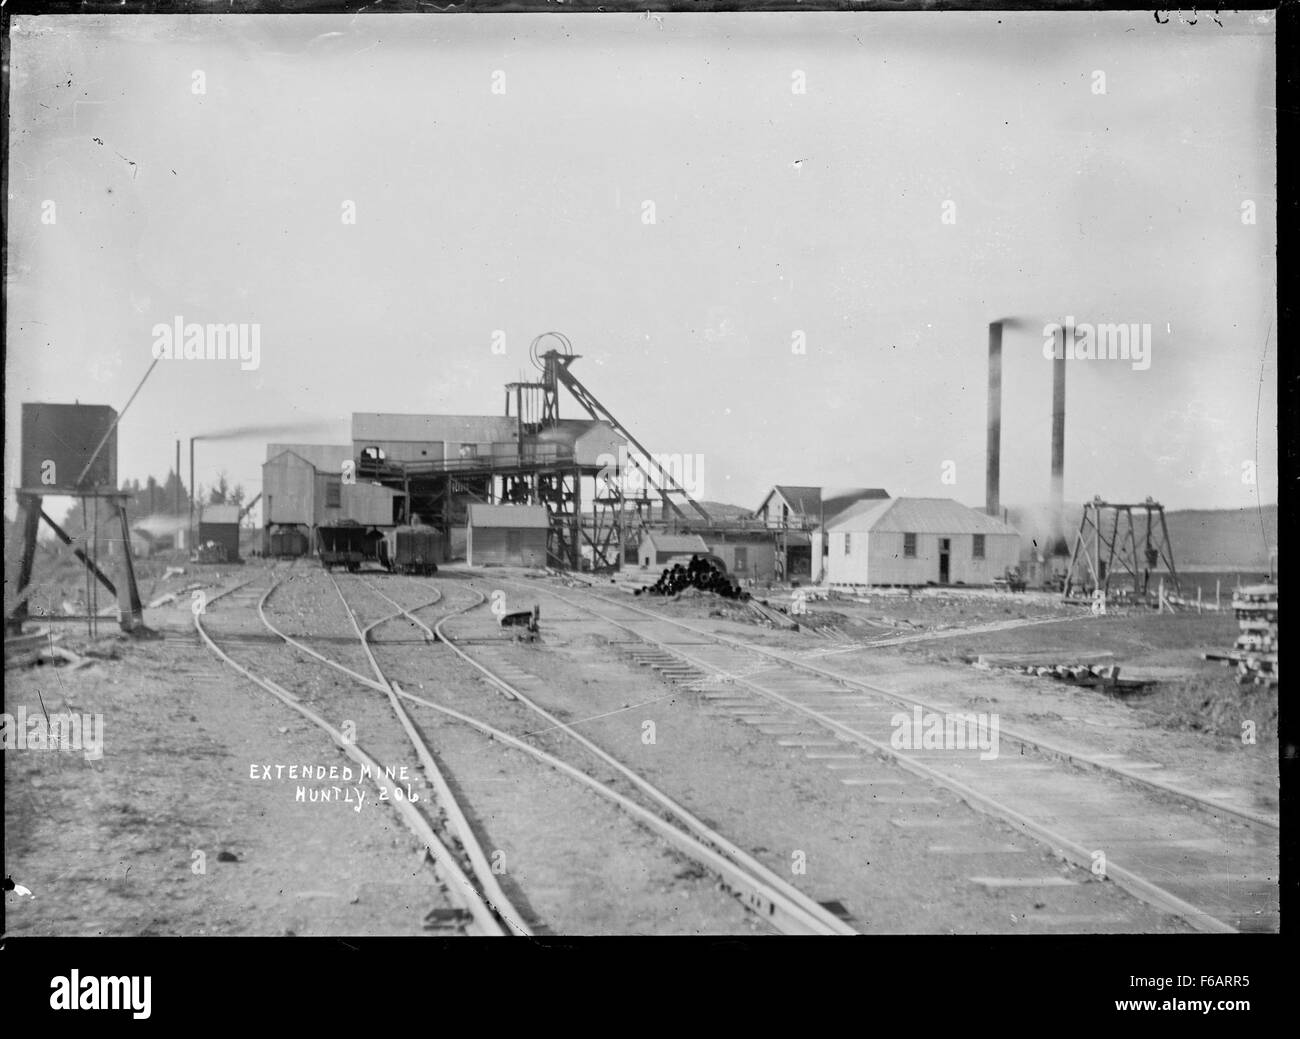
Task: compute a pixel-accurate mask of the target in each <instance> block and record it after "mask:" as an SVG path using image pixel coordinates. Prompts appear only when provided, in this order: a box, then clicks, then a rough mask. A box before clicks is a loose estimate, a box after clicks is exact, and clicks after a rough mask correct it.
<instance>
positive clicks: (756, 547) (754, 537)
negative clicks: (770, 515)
mask: <svg viewBox="0 0 1300 1039" xmlns="http://www.w3.org/2000/svg"><path fill="white" fill-rule="evenodd" d="M705 542H706V544H707V545H708V547H709V551H710V552H712V553H713V554H714V555H715V556H717V557H718V558H719V559H721V560H722V562H723V563H724V564H725V565H726V567H727V573H729V574H731V576H732V577H735V578H736V579H738V580H741V581H771V580H773V578H774V577H775V576H776V543H775V541H773V536H772V534H771V533H769V532H767V531H754V532H753V533H748V532H744V531H739V532H736V531H732V532H728V533H726V534H715V533H712V532H710V533H709V534H708V535H707V537H706V538H705Z"/></svg>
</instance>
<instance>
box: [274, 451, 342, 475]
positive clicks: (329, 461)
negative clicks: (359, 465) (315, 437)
mask: <svg viewBox="0 0 1300 1039" xmlns="http://www.w3.org/2000/svg"><path fill="white" fill-rule="evenodd" d="M286 451H290V452H292V453H293V454H295V455H297V456H298V457H299V458H301V459H302V460H303V461H304V462H306V463H307V464H308V465H311V466H314V467H315V468H316V469H318V470H319V471H320V472H331V473H339V472H342V471H343V463H344V462H347V461H350V460H351V459H352V445H351V444H267V445H266V460H267V461H268V462H273V461H275V459H277V458H279V457H280V455H282V454H284V453H285V452H286Z"/></svg>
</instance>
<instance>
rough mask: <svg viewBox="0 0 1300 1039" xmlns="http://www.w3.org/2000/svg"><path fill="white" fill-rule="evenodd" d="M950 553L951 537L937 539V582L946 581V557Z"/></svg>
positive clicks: (944, 582)
mask: <svg viewBox="0 0 1300 1039" xmlns="http://www.w3.org/2000/svg"><path fill="white" fill-rule="evenodd" d="M951 554H952V538H940V539H939V583H940V584H947V583H948V558H949V556H950V555H951Z"/></svg>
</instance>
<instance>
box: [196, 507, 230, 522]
mask: <svg viewBox="0 0 1300 1039" xmlns="http://www.w3.org/2000/svg"><path fill="white" fill-rule="evenodd" d="M199 522H200V523H234V524H236V525H238V523H239V506H238V505H205V506H203V511H202V512H201V513H199Z"/></svg>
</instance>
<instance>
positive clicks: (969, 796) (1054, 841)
mask: <svg viewBox="0 0 1300 1039" xmlns="http://www.w3.org/2000/svg"><path fill="white" fill-rule="evenodd" d="M549 594H552V595H555V597H556V598H558V599H560V600H561V601H563V602H566V603H569V604H570V605H572V606H575V607H577V608H579V609H582V610H585V611H586V612H587V613H590V614H592V615H593V616H595V617H599V618H600V619H601V620H603V621H605V622H606V623H608V624H613V625H615V626H616V627H619V628H622V629H623V630H624V631H627V632H628V633H630V634H632V635H635V636H636V637H637V638H639V639H641V640H642V641H644V642H647V643H649V644H651V645H653V646H655V647H657V648H658V649H660V650H661V651H663V652H666V653H669V654H670V655H672V656H676V657H678V658H679V659H681V660H685V661H686V662H688V663H690V664H692V665H693V666H695V667H697V668H703V669H704V670H706V671H715V672H716V671H718V670H719V669H718V668H716V667H715V666H713V665H711V664H709V663H707V662H705V661H702V660H699V659H698V658H695V657H692V656H691V655H690V654H689V653H686V652H684V651H683V650H682V648H681V647H680V646H676V645H673V644H670V643H665V642H661V641H659V640H658V639H655V638H654V637H653V636H651V635H647V634H645V633H644V632H639V631H637V630H636V629H635V628H633V627H630V626H629V625H627V624H624V623H623V622H621V621H618V620H616V619H614V618H612V617H609V616H606V615H604V614H601V613H600V612H598V611H597V610H594V609H592V608H591V607H589V606H585V605H583V604H581V603H578V602H575V601H573V600H571V599H569V598H568V597H566V596H563V595H559V594H558V593H555V592H550V593H549ZM595 598H599V599H602V600H604V601H606V602H609V603H610V604H611V605H615V606H627V604H625V603H618V602H615V601H614V600H612V599H607V598H605V597H604V596H595ZM628 608H629V609H632V610H636V611H637V612H640V613H645V614H647V615H648V616H650V617H652V618H653V619H654V620H657V621H660V620H670V619H669V618H664V617H661V616H659V615H657V614H654V613H652V612H651V611H648V610H643V609H641V608H639V607H636V606H628ZM670 623H674V624H678V622H676V621H671V620H670ZM678 626H679V627H682V628H685V629H686V630H688V631H691V632H693V633H695V634H699V635H707V636H710V637H714V636H713V633H711V632H707V631H704V630H702V629H698V628H694V627H691V626H690V625H687V624H678ZM718 641H722V642H730V641H732V640H730V639H727V638H725V637H723V638H720V639H718ZM736 644H737V645H738V648H741V649H745V650H751V649H753V648H754V647H751V646H749V645H747V644H745V643H740V642H737V643H736ZM762 655H764V656H770V654H767V653H763V654H762ZM775 659H777V660H778V661H780V662H782V663H785V661H784V660H783V659H782V658H779V657H778V658H775ZM729 677H730V678H731V680H732V681H734V682H736V683H739V684H741V685H744V686H747V687H748V688H750V689H752V690H753V691H754V692H756V693H758V694H759V695H760V696H763V697H765V698H766V699H768V700H773V701H776V702H778V703H781V704H782V705H783V706H786V707H788V708H790V709H791V710H793V711H795V712H796V713H798V714H802V715H804V716H805V717H807V718H811V719H813V720H814V721H817V722H818V723H819V724H821V725H824V726H826V727H827V728H829V729H831V730H832V731H834V732H836V733H838V734H840V735H841V736H843V737H845V738H846V739H848V740H850V741H851V742H854V743H858V744H862V745H865V746H868V747H870V748H871V749H872V750H874V751H876V752H877V753H878V754H882V755H886V756H887V757H889V758H890V759H891V760H893V761H894V762H896V763H897V764H898V765H899V767H901V768H903V769H905V770H906V771H908V772H911V773H912V774H913V775H916V776H919V777H921V778H923V779H927V780H929V781H931V782H934V783H937V784H938V785H940V786H942V787H944V788H946V789H948V790H951V791H952V792H953V793H956V794H958V795H959V796H960V797H961V798H962V799H963V800H965V801H967V803H969V804H970V805H971V806H972V807H974V808H978V809H979V810H981V811H983V812H984V813H985V814H987V815H991V816H993V817H995V818H999V819H1002V820H1004V821H1006V822H1008V823H1010V824H1011V825H1012V826H1014V827H1015V828H1016V829H1018V830H1020V831H1021V832H1022V833H1025V834H1028V835H1030V836H1032V837H1034V838H1036V839H1038V840H1040V841H1043V842H1045V843H1047V844H1048V845H1049V847H1051V848H1052V849H1053V851H1055V852H1056V854H1058V855H1060V856H1062V857H1063V858H1066V859H1069V860H1070V861H1071V862H1073V863H1074V864H1075V865H1077V866H1080V867H1082V868H1084V869H1091V866H1092V854H1091V852H1090V851H1089V850H1088V849H1087V848H1085V847H1083V846H1082V845H1080V844H1078V843H1076V842H1074V841H1072V840H1070V839H1069V838H1067V837H1064V836H1062V835H1061V834H1059V833H1057V832H1056V831H1055V830H1052V829H1050V828H1049V827H1047V826H1044V825H1042V824H1041V823H1038V822H1036V821H1035V820H1033V819H1031V818H1029V817H1028V816H1026V815H1024V814H1023V813H1021V812H1019V811H1017V810H1016V809H1014V808H1011V807H1009V806H1008V805H1004V804H1002V803H1001V802H1000V801H998V800H996V799H995V798H993V797H990V796H988V795H987V794H983V793H980V792H979V791H977V790H975V789H973V788H971V787H970V786H968V785H966V784H965V783H962V782H961V781H959V780H956V779H953V778H951V777H949V776H946V775H944V774H943V773H941V772H939V771H937V770H935V769H932V768H930V767H928V766H927V765H923V764H921V763H920V762H918V761H915V760H913V759H911V758H909V757H907V756H906V755H902V754H899V753H898V752H897V751H896V750H895V749H894V748H893V747H892V746H890V745H889V744H888V743H882V742H880V741H879V740H876V739H873V738H872V737H870V736H868V735H867V734H866V733H863V732H860V731H859V730H857V729H854V728H853V727H851V726H849V725H846V724H844V723H843V722H840V721H837V720H835V719H834V718H831V717H828V716H827V715H825V714H823V713H821V712H820V711H818V710H816V709H815V708H811V707H807V706H805V705H803V704H800V703H799V702H797V701H795V700H791V699H790V698H789V697H786V696H783V695H782V694H780V693H778V692H776V691H774V690H771V689H768V688H766V687H764V686H761V685H759V684H758V683H756V682H754V681H752V680H751V679H749V678H745V677H743V676H740V675H730V676H729ZM822 677H833V678H835V680H836V681H840V682H844V683H845V684H849V685H853V684H859V683H855V682H853V680H852V679H848V678H845V677H842V676H834V675H829V674H828V675H823V676H822ZM1106 876H1107V878H1109V879H1112V880H1114V881H1115V882H1116V884H1118V885H1119V886H1120V887H1122V888H1124V889H1125V890H1126V891H1129V892H1130V893H1131V894H1133V895H1135V896H1136V897H1138V898H1139V899H1141V900H1142V901H1144V902H1146V903H1148V904H1149V905H1153V906H1155V907H1157V908H1159V909H1163V910H1165V911H1166V912H1169V913H1173V914H1174V915H1176V916H1179V917H1182V918H1183V919H1184V920H1186V921H1187V922H1188V923H1190V924H1191V925H1192V926H1193V927H1195V928H1197V929H1198V930H1202V931H1209V932H1213V933H1236V932H1237V928H1235V927H1233V926H1231V925H1230V924H1228V923H1225V922H1224V921H1222V920H1220V919H1218V918H1217V917H1215V916H1213V915H1212V914H1210V913H1207V912H1206V911H1205V910H1203V909H1201V908H1200V907H1198V906H1195V905H1193V904H1191V903H1190V902H1187V901H1184V900H1183V899H1181V898H1179V897H1178V896H1177V895H1175V894H1173V893H1172V892H1169V891H1166V890H1165V889H1164V888H1161V887H1159V886H1158V885H1156V884H1154V883H1152V882H1151V881H1149V880H1147V879H1146V878H1145V877H1142V876H1140V875H1138V874H1136V873H1133V872H1132V871H1131V870H1128V869H1125V868H1124V867H1122V866H1117V865H1115V864H1114V863H1113V862H1111V863H1108V864H1107V867H1106Z"/></svg>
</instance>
